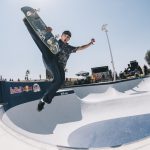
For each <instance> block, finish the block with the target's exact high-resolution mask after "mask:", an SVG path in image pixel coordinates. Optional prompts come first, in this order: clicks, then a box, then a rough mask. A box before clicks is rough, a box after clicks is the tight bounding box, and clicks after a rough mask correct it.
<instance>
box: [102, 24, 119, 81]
mask: <svg viewBox="0 0 150 150" xmlns="http://www.w3.org/2000/svg"><path fill="white" fill-rule="evenodd" d="M106 27H107V24H103V25H102V31H104V32H105V33H106V37H107V41H108V46H109V51H110V57H111V63H112V68H113V77H114V79H113V81H116V71H115V65H114V60H113V55H112V51H111V47H110V42H109V38H108V33H107V32H108V30H107V28H106Z"/></svg>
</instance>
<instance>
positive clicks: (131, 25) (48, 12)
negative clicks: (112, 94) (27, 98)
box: [0, 0, 150, 79]
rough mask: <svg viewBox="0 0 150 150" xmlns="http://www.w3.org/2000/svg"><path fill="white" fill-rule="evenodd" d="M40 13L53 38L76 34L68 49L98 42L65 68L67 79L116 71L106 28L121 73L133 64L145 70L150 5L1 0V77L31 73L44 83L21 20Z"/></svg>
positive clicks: (128, 0)
mask: <svg viewBox="0 0 150 150" xmlns="http://www.w3.org/2000/svg"><path fill="white" fill-rule="evenodd" d="M23 6H31V7H33V8H40V12H39V15H40V16H41V17H42V19H43V20H44V22H45V23H46V24H47V25H48V26H51V27H52V28H53V33H54V34H59V35H61V33H62V32H63V31H64V30H70V31H71V32H72V38H71V40H70V42H69V43H70V44H71V45H73V46H80V45H83V44H86V43H88V42H90V39H91V38H95V39H96V43H95V45H93V46H91V47H89V48H88V49H85V50H84V51H79V52H77V53H75V54H72V55H71V56H70V58H69V60H68V63H67V69H68V72H67V73H66V76H67V77H75V74H76V73H77V72H79V71H82V70H84V71H91V68H92V67H99V66H105V65H108V66H109V68H110V69H112V65H111V59H110V53H109V47H108V43H107V39H106V35H105V33H104V32H102V31H101V26H102V25H103V24H108V31H109V32H108V36H109V39H110V44H111V49H112V53H113V57H114V62H115V68H116V71H117V72H118V73H119V72H120V71H121V70H124V68H125V67H127V64H128V63H129V62H130V61H131V60H137V61H138V62H139V64H140V65H141V66H143V65H144V64H146V62H145V60H144V55H145V53H146V51H147V50H148V49H150V42H149V40H150V19H149V17H150V9H149V6H150V1H149V0H1V2H0V14H1V18H2V19H1V22H0V27H1V36H0V41H1V42H0V43H1V44H0V53H1V59H0V75H2V76H3V77H4V78H7V79H9V78H14V79H17V78H20V79H24V76H25V72H26V70H27V69H29V70H30V71H31V74H30V78H32V79H33V78H34V79H36V78H39V74H41V75H42V78H45V68H44V65H43V62H42V57H41V53H40V51H39V49H38V48H37V46H36V44H35V43H34V41H33V40H32V39H31V36H30V35H29V33H28V31H27V29H26V27H25V25H24V24H23V21H22V19H23V18H24V14H23V13H22V12H21V10H20V8H21V7H23Z"/></svg>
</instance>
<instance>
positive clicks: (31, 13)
mask: <svg viewBox="0 0 150 150" xmlns="http://www.w3.org/2000/svg"><path fill="white" fill-rule="evenodd" d="M36 12H40V8H38V9H34V12H31V11H27V16H31V15H34V14H35V13H36Z"/></svg>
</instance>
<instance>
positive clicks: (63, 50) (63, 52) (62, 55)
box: [57, 40, 78, 68]
mask: <svg viewBox="0 0 150 150" xmlns="http://www.w3.org/2000/svg"><path fill="white" fill-rule="evenodd" d="M58 43H59V48H60V52H59V53H58V54H57V58H58V62H59V63H60V64H61V65H62V66H63V67H64V68H65V67H66V64H67V60H68V58H69V56H70V54H71V53H75V52H76V51H77V49H78V47H74V46H71V45H69V44H68V43H64V42H62V41H61V40H59V41H58Z"/></svg>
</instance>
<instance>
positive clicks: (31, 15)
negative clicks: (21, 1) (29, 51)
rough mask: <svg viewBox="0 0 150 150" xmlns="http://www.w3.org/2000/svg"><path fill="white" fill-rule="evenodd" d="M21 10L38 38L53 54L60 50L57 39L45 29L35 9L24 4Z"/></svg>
mask: <svg viewBox="0 0 150 150" xmlns="http://www.w3.org/2000/svg"><path fill="white" fill-rule="evenodd" d="M21 11H22V12H23V13H24V15H25V18H26V19H27V21H28V22H29V24H30V25H31V27H32V28H33V30H34V31H35V33H36V34H37V36H38V37H39V38H40V40H41V41H42V42H43V43H44V44H45V45H46V46H47V47H48V48H49V50H50V51H51V52H52V53H53V54H57V53H58V52H59V51H60V49H59V44H58V41H57V39H56V37H54V35H53V34H52V33H51V32H48V31H47V26H46V24H45V23H44V22H43V20H42V19H41V18H40V16H39V15H38V13H37V10H36V9H33V8H31V7H28V6H25V7H22V8H21Z"/></svg>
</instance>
